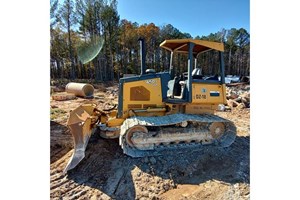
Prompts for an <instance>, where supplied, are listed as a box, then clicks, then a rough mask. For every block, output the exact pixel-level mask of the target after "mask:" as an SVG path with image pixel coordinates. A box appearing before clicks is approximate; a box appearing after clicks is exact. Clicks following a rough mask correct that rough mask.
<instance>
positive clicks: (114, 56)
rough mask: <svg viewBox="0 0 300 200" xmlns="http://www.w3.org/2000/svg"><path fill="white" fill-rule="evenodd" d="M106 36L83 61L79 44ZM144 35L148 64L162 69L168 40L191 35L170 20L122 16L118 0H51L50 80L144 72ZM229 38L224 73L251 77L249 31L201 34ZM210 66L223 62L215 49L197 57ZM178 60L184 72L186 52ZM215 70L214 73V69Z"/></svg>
mask: <svg viewBox="0 0 300 200" xmlns="http://www.w3.org/2000/svg"><path fill="white" fill-rule="evenodd" d="M95 36H98V37H101V38H104V44H103V48H102V50H101V51H100V53H99V54H98V55H97V57H96V58H95V59H93V60H92V61H91V62H88V63H86V64H82V63H81V62H80V60H79V59H78V47H79V46H80V45H82V44H83V43H84V42H86V41H88V40H90V39H91V38H93V37H95ZM140 37H143V38H145V42H146V66H147V68H152V69H155V70H156V71H157V72H159V71H166V70H168V68H169V64H170V63H169V62H170V60H169V57H170V53H169V52H168V51H166V50H164V49H161V48H159V44H160V43H161V42H163V41H164V40H165V39H182V38H192V36H191V35H190V34H189V33H183V32H181V31H180V30H178V29H177V28H175V27H174V26H172V25H171V24H167V25H163V26H156V25H155V24H154V23H149V24H142V25H139V24H138V23H136V22H131V21H128V20H126V19H120V16H119V14H118V10H117V0H76V1H74V0H64V1H63V2H62V3H61V4H60V3H59V1H58V0H51V1H50V73H51V78H53V79H60V78H67V79H94V80H95V81H99V82H102V81H111V80H118V79H119V78H120V76H122V75H123V74H139V73H140V62H139V61H140V53H139V43H138V38H140ZM194 39H202V40H209V41H216V42H224V45H225V52H224V60H225V74H232V75H249V73H250V34H249V33H248V32H247V31H246V30H245V29H243V28H240V29H236V28H231V29H228V30H226V29H222V30H220V31H218V32H217V33H211V34H209V35H207V36H201V37H200V36H196V37H195V38H194ZM197 59H198V62H199V63H200V64H201V66H203V67H204V68H205V67H206V68H207V70H210V69H209V66H211V65H213V64H214V63H217V62H218V56H217V54H216V52H213V51H210V52H206V53H205V54H204V55H202V56H201V57H199V58H197ZM173 62H174V63H173V64H174V66H176V67H175V70H176V71H177V72H183V71H184V69H185V67H186V65H187V62H186V57H185V55H180V54H178V55H177V54H175V56H174V60H173ZM211 73H213V72H211Z"/></svg>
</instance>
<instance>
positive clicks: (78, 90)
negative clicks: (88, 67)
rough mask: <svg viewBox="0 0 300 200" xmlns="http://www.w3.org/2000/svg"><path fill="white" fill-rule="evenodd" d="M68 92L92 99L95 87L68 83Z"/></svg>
mask: <svg viewBox="0 0 300 200" xmlns="http://www.w3.org/2000/svg"><path fill="white" fill-rule="evenodd" d="M66 92H68V93H73V94H75V95H76V96H81V97H92V96H93V95H94V87H93V86H92V85H91V84H87V83H68V85H67V86H66Z"/></svg>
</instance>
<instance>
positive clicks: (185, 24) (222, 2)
mask: <svg viewBox="0 0 300 200" xmlns="http://www.w3.org/2000/svg"><path fill="white" fill-rule="evenodd" d="M249 1H250V0H118V12H119V15H120V18H121V19H127V20H129V21H131V22H137V23H138V24H139V25H142V24H144V23H147V24H148V23H151V22H153V23H154V24H155V25H156V26H163V25H166V24H171V25H173V26H174V27H175V28H177V29H179V30H180V31H181V32H184V33H189V34H191V35H192V37H196V36H197V35H199V36H200V37H201V36H207V35H209V34H210V33H216V32H218V31H220V30H221V29H222V28H225V29H230V28H237V29H238V28H244V29H246V30H247V31H248V32H250V5H249V4H250V2H249Z"/></svg>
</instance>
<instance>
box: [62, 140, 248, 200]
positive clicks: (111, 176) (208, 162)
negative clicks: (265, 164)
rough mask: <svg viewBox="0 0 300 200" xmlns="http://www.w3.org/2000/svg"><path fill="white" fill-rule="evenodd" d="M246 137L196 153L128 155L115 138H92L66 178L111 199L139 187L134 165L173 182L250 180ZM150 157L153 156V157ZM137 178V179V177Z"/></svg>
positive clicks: (126, 195)
mask: <svg viewBox="0 0 300 200" xmlns="http://www.w3.org/2000/svg"><path fill="white" fill-rule="evenodd" d="M249 154H250V137H249V136H247V137H237V138H236V140H235V142H234V143H233V144H232V145H231V146H230V147H227V148H216V147H207V148H204V149H203V150H201V151H200V152H191V153H189V154H185V155H182V154H176V153H174V155H168V156H158V157H148V158H131V157H129V156H127V155H124V154H123V153H122V149H121V148H120V147H119V145H118V140H104V139H100V138H98V137H92V138H91V140H90V144H89V145H88V148H87V150H86V157H85V158H84V160H82V162H81V163H80V164H79V165H78V166H77V167H76V168H75V169H73V170H71V171H70V172H68V178H69V179H72V180H74V181H75V182H77V183H78V184H84V185H87V186H90V187H92V188H95V189H98V190H100V191H101V192H103V193H105V194H107V195H108V196H110V197H111V198H113V199H135V198H136V188H137V187H139V184H138V181H141V180H138V181H137V178H136V175H133V174H134V172H133V171H135V169H136V168H138V170H139V171H141V172H142V173H146V174H149V175H150V176H151V177H153V176H156V177H160V178H161V179H163V180H166V179H169V180H173V182H174V183H175V187H176V184H192V185H199V184H201V183H204V182H206V181H208V180H213V179H214V180H218V181H221V182H225V183H228V184H235V183H248V184H249V183H250V155H249ZM153 158H154V159H153ZM138 179H141V177H139V178H138Z"/></svg>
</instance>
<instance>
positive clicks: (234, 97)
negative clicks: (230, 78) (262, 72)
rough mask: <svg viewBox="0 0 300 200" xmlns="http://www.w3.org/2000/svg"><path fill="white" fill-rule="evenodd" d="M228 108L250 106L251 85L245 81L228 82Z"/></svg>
mask: <svg viewBox="0 0 300 200" xmlns="http://www.w3.org/2000/svg"><path fill="white" fill-rule="evenodd" d="M226 99H227V107H226V106H225V110H226V109H232V108H233V107H237V108H238V109H243V108H250V85H249V84H245V83H235V85H233V84H230V85H229V84H228V85H227V87H226Z"/></svg>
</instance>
